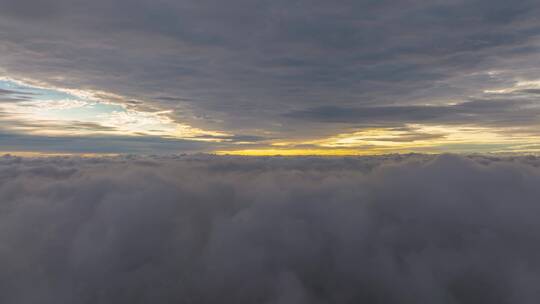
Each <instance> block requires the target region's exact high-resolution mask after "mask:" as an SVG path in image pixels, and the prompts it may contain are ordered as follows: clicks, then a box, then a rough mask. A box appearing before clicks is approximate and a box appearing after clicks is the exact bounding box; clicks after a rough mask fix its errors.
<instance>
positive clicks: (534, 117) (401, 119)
mask: <svg viewBox="0 0 540 304" xmlns="http://www.w3.org/2000/svg"><path fill="white" fill-rule="evenodd" d="M524 91H526V92H527V93H529V94H531V90H524ZM532 94H534V92H532ZM285 117H289V118H293V119H303V120H307V121H315V122H326V123H355V124H360V125H362V124H364V125H367V126H373V125H382V126H385V125H386V126H388V125H392V124H402V123H426V122H432V123H447V124H465V123H466V124H477V125H480V126H505V125H506V126H536V125H538V123H540V107H539V106H538V102H537V101H536V100H535V99H511V98H506V99H484V100H473V101H467V102H463V103H459V104H456V105H439V106H437V105H426V106H415V105H411V106H368V107H354V108H353V107H339V106H321V107H315V108H310V109H306V110H299V111H292V112H289V113H286V114H285Z"/></svg>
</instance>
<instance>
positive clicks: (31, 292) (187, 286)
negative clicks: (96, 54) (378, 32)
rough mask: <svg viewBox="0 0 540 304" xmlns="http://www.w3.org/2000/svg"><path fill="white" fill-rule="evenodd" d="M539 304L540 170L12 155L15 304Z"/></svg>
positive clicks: (1, 175)
mask: <svg viewBox="0 0 540 304" xmlns="http://www.w3.org/2000/svg"><path fill="white" fill-rule="evenodd" d="M539 302H540V158H537V157H533V156H529V157H526V156H522V157H496V156H455V155H440V156H424V155H405V156H403V155H402V156H384V157H359V158H307V157H306V158H286V157H283V158H280V157H274V158H242V157H218V156H204V155H201V156H178V157H158V156H154V157H139V156H137V157H135V156H134V157H129V156H127V157H116V158H73V157H66V158H62V157H55V158H34V159H33V158H18V157H14V156H4V157H0V303H4V304H26V303H28V304H30V303H41V304H49V303H50V304H62V303H107V304H108V303H115V304H123V303H126V304H127V303H130V304H133V303H233V304H242V303H262V304H270V303H275V304H281V303H283V304H284V303H299V304H301V303H310V304H311V303H313V304H318V303H471V304H473V303H474V304H481V303H490V304H493V303H520V304H524V303H525V304H526V303H534V304H537V303H539Z"/></svg>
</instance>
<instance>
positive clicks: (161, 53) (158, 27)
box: [0, 0, 540, 136]
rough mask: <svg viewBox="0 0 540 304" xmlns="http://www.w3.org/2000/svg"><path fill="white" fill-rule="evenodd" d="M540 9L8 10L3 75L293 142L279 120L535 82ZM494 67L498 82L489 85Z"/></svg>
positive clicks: (56, 3) (51, 2)
mask: <svg viewBox="0 0 540 304" xmlns="http://www.w3.org/2000/svg"><path fill="white" fill-rule="evenodd" d="M539 8H540V6H539V5H538V3H537V2H536V1H532V0H526V1H519V3H509V2H508V1H501V0H497V1H493V0H475V1H449V2H448V1H446V2H441V1H435V2H434V1H422V0H403V1H398V2H397V3H396V1H391V2H390V1H376V2H375V1H368V0H366V1H348V0H347V1H339V2H338V3H337V2H332V3H329V2H328V1H320V0H316V1H311V0H309V1H308V0H301V1H295V2H294V3H291V2H290V1H281V0H280V1H271V2H268V1H246V0H231V1H229V2H228V5H227V8H222V5H221V3H220V2H219V1H215V0H205V1H199V0H198V1H193V0H185V1H170V0H160V1H158V2H156V1H149V0H142V1H128V0H120V1H113V2H111V1H106V0H96V1H79V0H77V1H65V0H40V1H32V2H31V3H30V2H28V1H22V2H21V1H14V0H6V1H2V3H0V16H1V17H2V18H0V28H1V29H2V30H0V48H1V49H2V54H3V56H2V58H1V59H0V67H1V68H2V69H3V70H5V73H6V74H7V75H11V76H13V77H15V76H19V77H27V78H32V79H37V80H41V81H44V82H47V83H49V84H51V85H55V86H58V87H69V88H76V89H80V88H84V89H99V90H105V91H110V92H114V93H117V94H120V95H122V96H126V102H127V103H129V101H130V100H132V99H136V100H140V101H141V102H140V103H139V104H138V105H137V104H131V105H132V106H133V107H145V106H151V107H154V108H163V109H167V110H172V111H173V112H172V114H171V117H172V118H173V119H175V120H176V121H177V122H178V123H188V124H190V125H192V124H193V125H194V126H195V127H198V128H203V129H218V130H222V131H226V132H228V133H232V134H246V133H250V130H258V133H257V134H254V135H255V136H264V134H266V133H265V132H272V133H273V134H279V135H291V133H295V132H296V133H309V132H313V131H312V130H313V127H312V126H311V125H308V124H291V123H290V122H288V121H287V120H286V119H285V118H284V117H283V115H282V114H283V113H284V112H291V111H304V110H306V109H311V108H320V107H327V106H329V105H332V106H336V107H339V108H357V107H358V108H365V107H388V106H396V105H398V106H403V107H407V106H410V105H411V104H424V103H429V104H437V105H441V104H446V103H447V102H448V101H449V100H450V101H455V102H464V101H467V100H469V99H470V98H469V97H471V96H473V97H474V98H477V97H478V98H482V97H485V96H482V93H481V92H482V91H483V90H484V89H490V88H493V87H498V86H500V85H506V86H511V85H512V83H513V82H515V81H516V79H531V78H533V79H534V78H538V77H537V76H538V75H536V73H535V72H534V71H531V69H530V62H534V61H536V60H537V59H538V58H537V56H538V41H537V39H538V34H539V33H540V32H539V29H540V27H539V26H538V21H537V18H536V16H537V15H538V10H539ZM494 70H498V71H502V72H501V73H500V74H499V75H498V76H497V77H491V76H489V75H488V72H490V71H494ZM490 75H491V74H490ZM479 95H480V96H479ZM163 97H166V99H163ZM424 111H430V110H429V109H428V110H420V113H423V112H424ZM428 114H429V113H428ZM417 115H418V114H417V113H416V112H412V113H404V114H403V115H401V117H399V118H396V119H395V120H397V121H398V122H402V120H411V119H414V118H416V117H417ZM420 116H421V117H424V116H422V115H420ZM519 123H520V122H519V121H516V122H515V124H516V125H518V124H519ZM326 128H328V126H326ZM332 131H334V130H332ZM339 131H343V129H341V130H339ZM335 133H339V132H335Z"/></svg>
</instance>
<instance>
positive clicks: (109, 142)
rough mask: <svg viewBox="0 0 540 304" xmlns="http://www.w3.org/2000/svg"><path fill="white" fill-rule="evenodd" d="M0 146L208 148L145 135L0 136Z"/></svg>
mask: <svg viewBox="0 0 540 304" xmlns="http://www.w3.org/2000/svg"><path fill="white" fill-rule="evenodd" d="M0 126H1V124H0ZM32 127H36V126H35V125H33V126H32ZM60 128H61V129H62V130H64V131H65V130H76V131H80V130H84V129H85V128H92V129H93V130H94V129H95V126H93V125H91V124H90V125H88V124H86V123H82V124H73V125H71V126H68V127H63V126H60ZM105 130H107V129H105ZM0 142H1V143H2V145H1V146H0V151H1V152H37V153H98V154H99V153H105V154H108V153H141V154H169V153H171V151H176V153H180V152H200V151H205V150H208V149H209V145H208V144H207V143H204V142H201V141H196V140H187V139H175V138H163V137H157V136H148V135H138V136H136V135H133V136H121V135H81V136H77V135H73V136H54V135H51V136H43V135H28V134H21V133H2V132H0Z"/></svg>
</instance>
